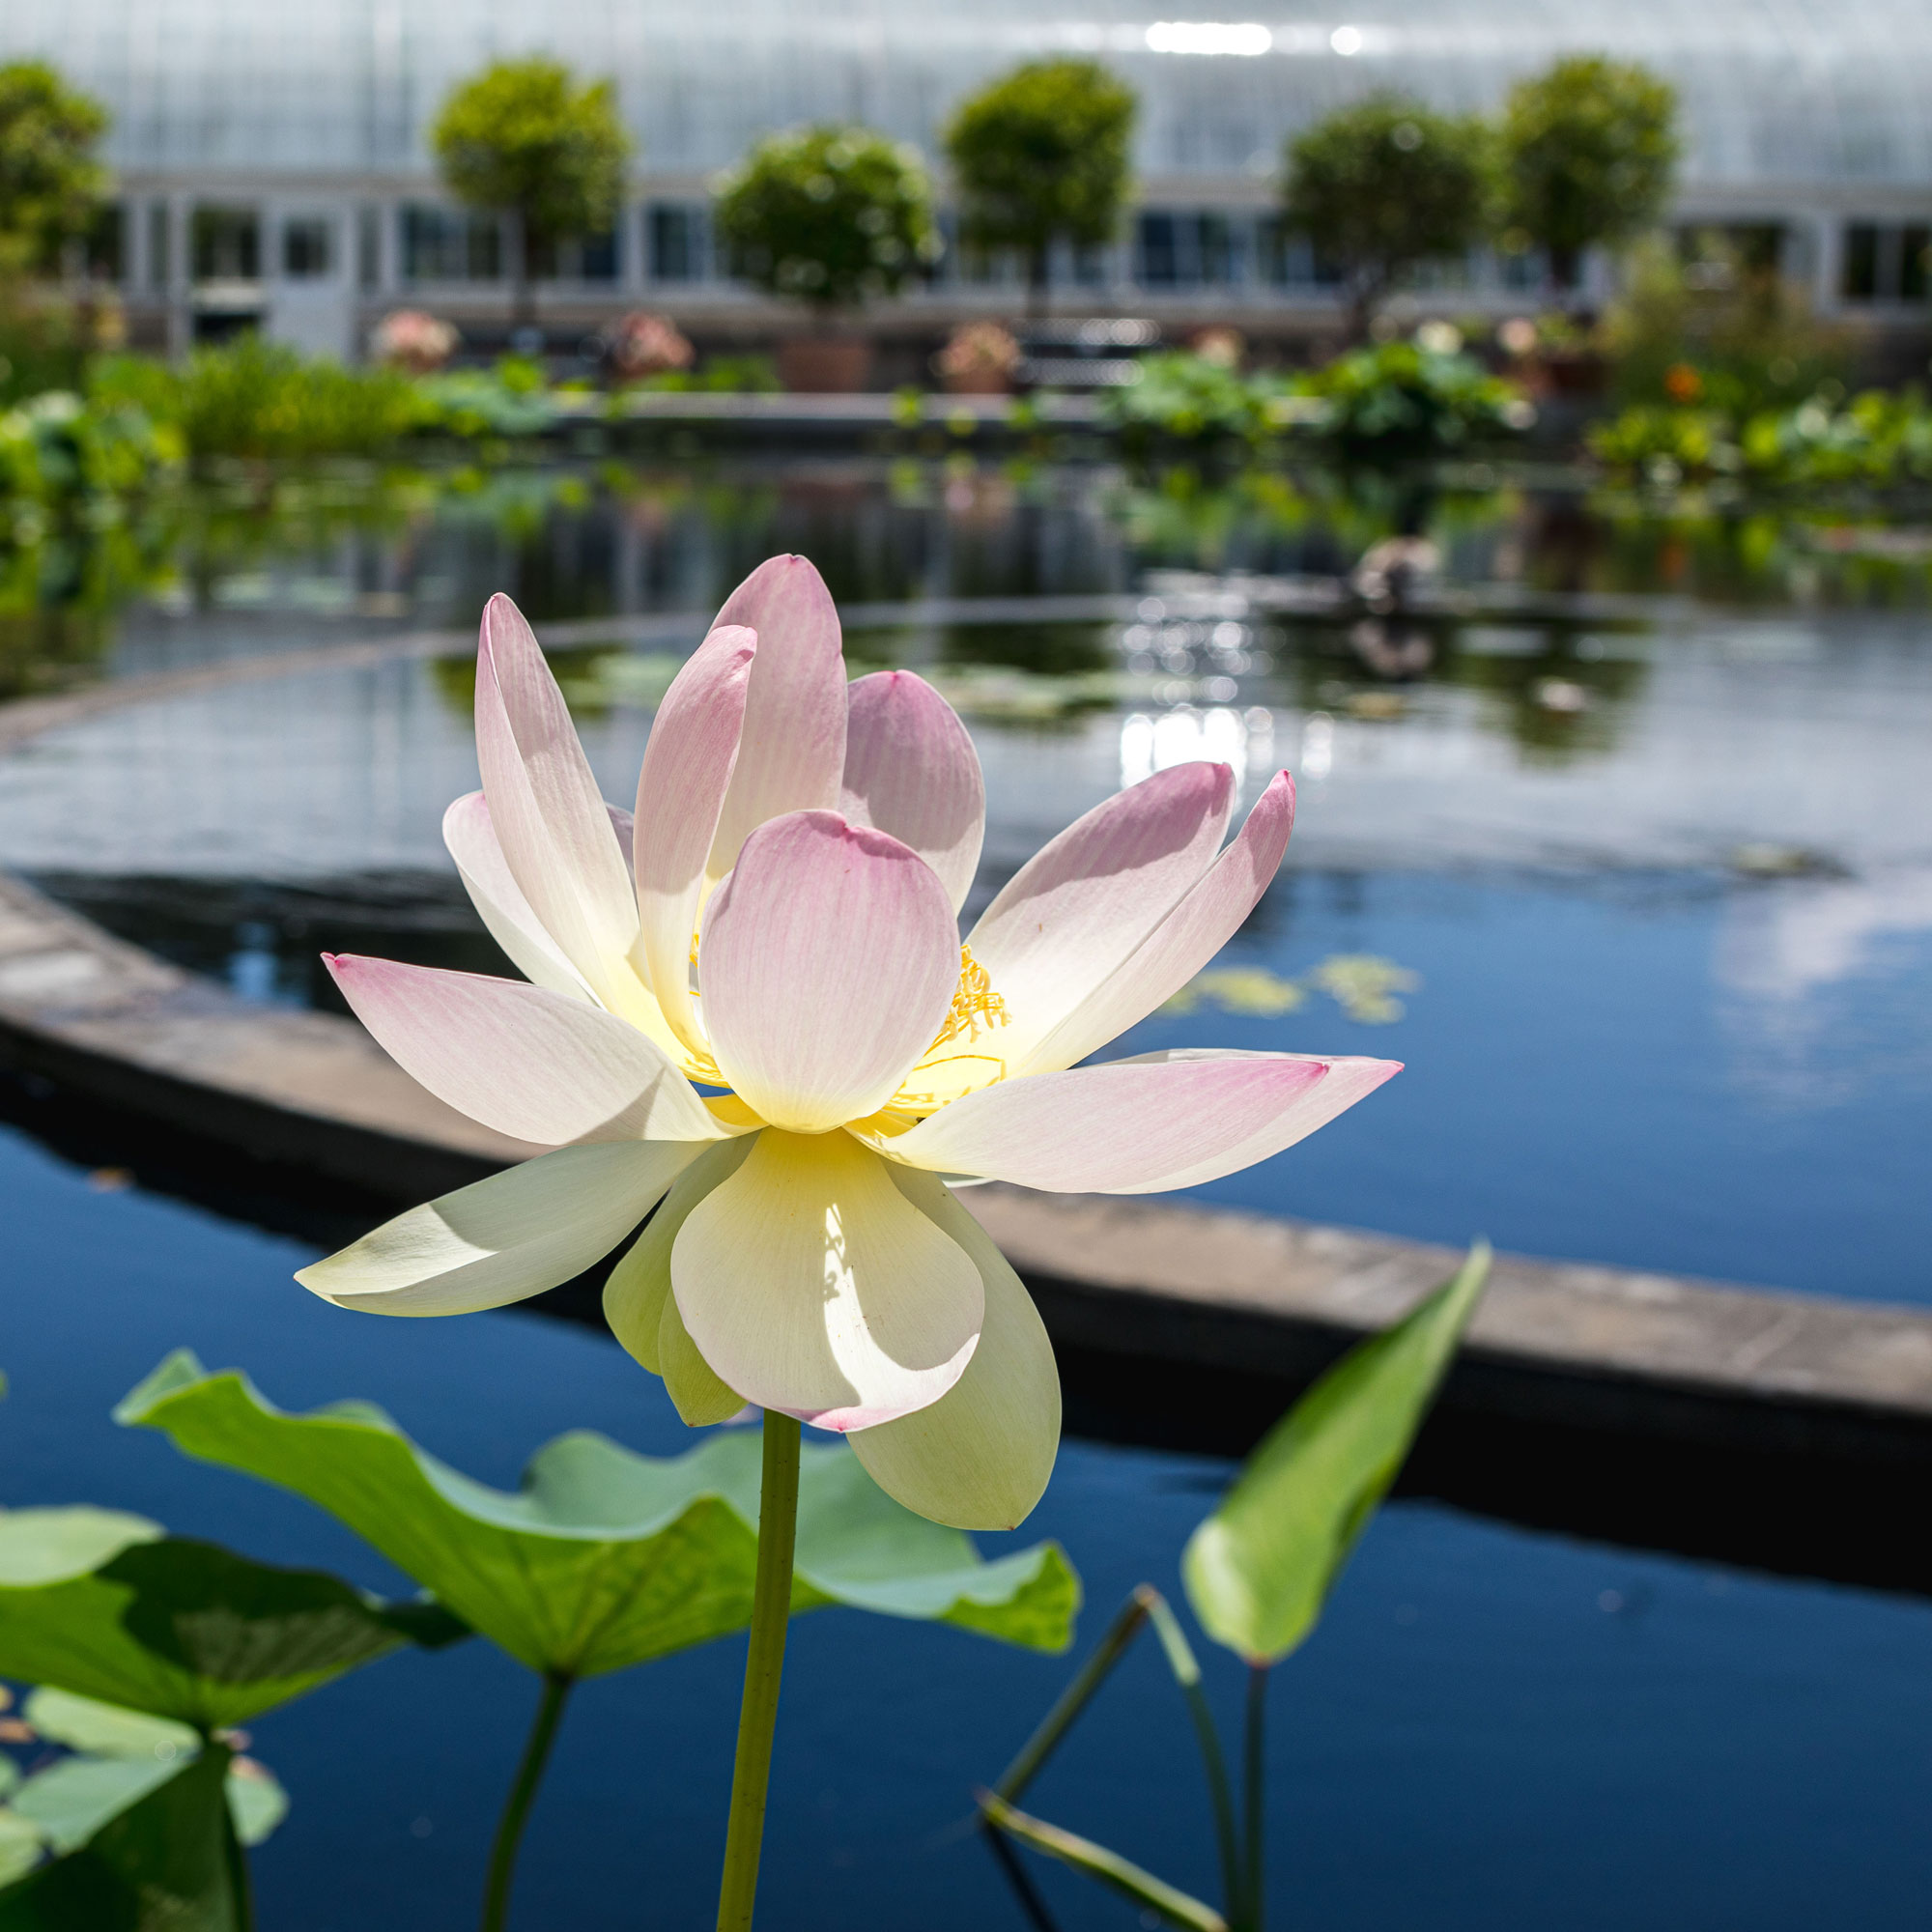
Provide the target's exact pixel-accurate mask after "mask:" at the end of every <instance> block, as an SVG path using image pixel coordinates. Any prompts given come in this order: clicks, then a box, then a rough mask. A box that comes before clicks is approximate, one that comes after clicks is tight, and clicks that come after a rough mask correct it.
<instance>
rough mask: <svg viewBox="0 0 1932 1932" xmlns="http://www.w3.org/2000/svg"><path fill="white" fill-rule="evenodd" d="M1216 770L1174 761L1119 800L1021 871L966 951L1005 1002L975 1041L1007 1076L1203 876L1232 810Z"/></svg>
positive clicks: (1225, 776)
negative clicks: (986, 1034)
mask: <svg viewBox="0 0 1932 1932" xmlns="http://www.w3.org/2000/svg"><path fill="white" fill-rule="evenodd" d="M1234 799H1235V779H1234V774H1233V773H1232V772H1230V771H1229V769H1228V767H1227V766H1226V765H1214V764H1206V763H1197V764H1189V765H1176V766H1174V767H1172V768H1171V769H1170V770H1168V771H1164V772H1156V773H1155V774H1154V775H1153V777H1152V778H1151V779H1144V780H1142V781H1141V782H1140V783H1139V784H1137V785H1134V786H1131V787H1130V788H1129V789H1128V790H1126V791H1123V792H1118V793H1116V794H1115V796H1114V797H1112V798H1110V799H1108V800H1107V801H1106V802H1105V804H1103V805H1098V806H1095V807H1094V810H1092V811H1090V812H1088V814H1087V815H1086V816H1085V817H1084V818H1081V819H1079V820H1077V821H1076V822H1075V823H1074V824H1072V825H1070V826H1068V827H1067V829H1066V830H1065V832H1063V833H1062V834H1061V835H1060V837H1059V838H1055V839H1053V840H1052V841H1051V842H1050V843H1049V844H1047V845H1044V846H1042V847H1041V848H1040V850H1039V851H1038V852H1037V853H1036V854H1035V855H1034V857H1033V858H1031V859H1030V860H1028V861H1027V863H1026V864H1025V865H1024V866H1023V867H1020V869H1019V871H1018V872H1017V873H1015V874H1014V876H1013V877H1012V879H1011V880H1009V883H1008V884H1007V886H1006V888H1005V889H1004V890H1003V891H1002V892H1001V893H1000V895H999V896H998V897H997V898H995V899H994V901H993V903H992V904H991V905H989V906H988V907H987V908H986V910H985V912H984V914H983V915H982V916H981V917H980V923H979V924H978V925H976V926H975V927H974V928H973V931H972V934H971V936H970V937H969V938H968V940H967V944H968V945H969V946H970V947H971V948H972V950H973V956H974V958H975V959H977V960H978V961H979V963H980V965H981V966H983V967H985V969H986V971H987V972H988V974H990V975H991V978H992V982H993V990H994V991H995V992H996V993H998V994H999V995H1000V996H1001V998H1002V999H1004V1000H1005V1002H1006V1005H1007V1012H1008V1015H1009V1018H1008V1024H1007V1025H1006V1026H1005V1027H1003V1028H1001V1029H1000V1030H999V1031H998V1032H997V1033H995V1034H994V1035H993V1036H992V1037H990V1039H989V1040H987V1041H986V1042H985V1043H984V1050H985V1051H987V1052H989V1053H996V1054H998V1055H999V1057H1000V1058H1001V1060H1002V1061H1003V1062H1004V1063H1005V1065H1006V1067H1007V1069H1008V1071H1009V1072H1010V1071H1013V1070H1015V1069H1017V1068H1018V1067H1020V1066H1023V1065H1026V1064H1027V1062H1028V1060H1029V1059H1030V1057H1031V1055H1032V1052H1033V1049H1034V1048H1035V1047H1036V1046H1037V1044H1038V1043H1039V1041H1040V1040H1042V1039H1043V1038H1045V1037H1046V1036H1047V1035H1048V1034H1049V1033H1051V1032H1052V1031H1053V1029H1054V1028H1055V1027H1056V1026H1058V1025H1059V1024H1060V1022H1061V1021H1062V1020H1063V1019H1065V1017H1066V1015H1067V1014H1068V1013H1069V1012H1071V1011H1072V1010H1073V1009H1074V1008H1075V1007H1076V1006H1078V1005H1079V1004H1080V1002H1081V1001H1082V1000H1083V999H1085V998H1086V997H1087V995H1088V994H1089V993H1091V992H1092V991H1093V990H1094V987H1095V986H1097V985H1099V983H1100V982H1101V981H1102V980H1105V979H1106V977H1107V976H1108V975H1109V974H1110V973H1112V972H1113V971H1114V969H1115V968H1116V967H1117V966H1119V965H1120V964H1121V962H1122V960H1123V959H1125V958H1126V957H1127V955H1128V954H1129V953H1131V952H1133V951H1134V949H1135V948H1136V947H1137V946H1139V945H1140V943H1141V942H1142V940H1144V939H1145V938H1146V937H1147V936H1148V934H1149V933H1150V932H1151V931H1152V930H1153V929H1154V927H1155V926H1157V925H1158V924H1159V923H1160V922H1161V921H1162V920H1163V919H1164V918H1166V916H1167V914H1168V912H1169V911H1170V910H1171V909H1172V908H1173V907H1174V906H1175V905H1176V904H1178V903H1179V899H1180V897H1181V895H1183V894H1184V893H1185V892H1187V891H1188V889H1189V888H1190V887H1191V886H1192V885H1193V884H1194V882H1195V881H1196V880H1197V879H1199V878H1200V876H1201V875H1202V873H1203V872H1205V871H1206V870H1207V869H1208V864H1209V862H1210V861H1211V860H1212V859H1213V857H1214V853H1215V850H1216V849H1217V848H1218V846H1219V845H1220V843H1221V835H1222V833H1223V832H1224V831H1226V829H1227V825H1228V813H1229V811H1230V810H1231V809H1232V807H1233V805H1234Z"/></svg>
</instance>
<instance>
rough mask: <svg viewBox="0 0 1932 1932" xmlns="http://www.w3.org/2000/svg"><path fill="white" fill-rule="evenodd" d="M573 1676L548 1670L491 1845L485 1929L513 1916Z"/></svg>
mask: <svg viewBox="0 0 1932 1932" xmlns="http://www.w3.org/2000/svg"><path fill="white" fill-rule="evenodd" d="M571 1683H572V1680H571V1679H570V1678H568V1677H563V1676H559V1675H557V1674H556V1673H554V1672H546V1673H545V1676H544V1680H543V1697H542V1699H541V1701H540V1702H539V1703H538V1705H537V1715H536V1718H535V1719H534V1721H532V1723H531V1725H530V1734H529V1737H528V1738H527V1739H526V1741H525V1744H524V1755H523V1761H522V1762H521V1763H520V1764H519V1765H518V1766H517V1779H516V1782H515V1783H514V1784H512V1785H511V1786H510V1795H509V1798H508V1799H507V1800H506V1801H505V1802H504V1805H503V1815H502V1817H501V1818H500V1819H498V1820H497V1839H496V1843H495V1844H493V1845H492V1846H491V1848H490V1876H489V1879H488V1881H487V1882H486V1883H485V1885H484V1888H483V1932H503V1927H504V1925H505V1924H506V1923H507V1922H508V1919H509V1916H510V1888H511V1886H512V1885H513V1884H514V1883H515V1882H516V1876H517V1852H518V1849H519V1847H520V1846H521V1845H522V1844H523V1841H524V1827H525V1826H526V1824H527V1823H528V1822H529V1816H530V1804H531V1803H532V1801H533V1800H534V1799H535V1798H536V1795H537V1786H538V1785H539V1784H541V1783H542V1782H543V1775H544V1769H545V1767H546V1766H547V1765H548V1764H549V1763H550V1752H551V1747H552V1746H553V1745H554V1743H555V1742H556V1727H557V1724H558V1722H559V1720H560V1719H562V1717H563V1704H564V1699H565V1698H566V1697H568V1696H569V1695H570V1690H571Z"/></svg>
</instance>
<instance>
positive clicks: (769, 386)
mask: <svg viewBox="0 0 1932 1932" xmlns="http://www.w3.org/2000/svg"><path fill="white" fill-rule="evenodd" d="M630 386H631V387H632V388H633V389H640V390H643V391H645V392H646V393H649V392H651V391H653V390H655V391H658V392H660V393H666V394H672V395H744V396H773V395H777V394H778V392H779V390H780V389H781V388H782V387H783V384H781V383H780V381H779V372H778V370H777V368H776V367H775V366H774V365H773V362H772V358H771V357H770V356H769V355H712V356H708V357H707V358H706V359H705V361H704V362H703V364H702V365H701V366H700V367H698V368H696V369H665V370H661V371H660V372H659V373H658V374H657V375H655V376H645V377H643V378H642V379H641V380H639V382H636V383H633V384H630Z"/></svg>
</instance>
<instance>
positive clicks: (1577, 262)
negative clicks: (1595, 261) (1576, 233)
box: [1549, 243, 1583, 296]
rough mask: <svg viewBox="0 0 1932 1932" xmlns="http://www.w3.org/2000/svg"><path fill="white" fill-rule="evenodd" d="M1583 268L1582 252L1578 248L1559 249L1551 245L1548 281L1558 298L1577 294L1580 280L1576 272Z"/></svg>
mask: <svg viewBox="0 0 1932 1932" xmlns="http://www.w3.org/2000/svg"><path fill="white" fill-rule="evenodd" d="M1582 266H1583V251H1582V250H1581V249H1580V248H1569V247H1559V246H1556V245H1555V244H1553V243H1552V244H1551V246H1550V249H1549V279H1550V282H1551V284H1552V285H1553V286H1554V288H1555V290H1556V293H1557V294H1558V295H1560V296H1572V295H1575V294H1576V293H1577V282H1578V280H1579V279H1580V276H1579V273H1578V271H1579V270H1580V269H1581V268H1582Z"/></svg>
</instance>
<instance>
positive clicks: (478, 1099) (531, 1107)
mask: <svg viewBox="0 0 1932 1932" xmlns="http://www.w3.org/2000/svg"><path fill="white" fill-rule="evenodd" d="M323 959H324V962H325V963H326V964H327V967H328V970H329V972H330V974H331V975H333V977H334V980H335V983H336V984H337V985H338V986H339V987H341V989H342V994H343V997H344V998H345V999H346V1000H347V1001H348V1002H349V1004H350V1007H351V1008H352V1009H354V1011H355V1016H356V1018H357V1019H359V1020H360V1021H361V1022H362V1024H363V1025H364V1026H366V1027H367V1028H368V1029H369V1031H370V1033H372V1034H373V1035H374V1036H375V1037H376V1040H377V1043H378V1044H379V1045H380V1046H381V1047H382V1048H383V1050H384V1052H385V1053H387V1054H388V1056H389V1057H390V1058H391V1059H392V1060H393V1061H395V1063H396V1064H397V1065H399V1066H400V1067H402V1069H403V1070H404V1071H405V1072H406V1073H408V1074H409V1075H410V1076H411V1077H412V1078H413V1079H415V1080H418V1081H420V1082H421V1083H422V1085H423V1086H425V1087H427V1088H428V1089H429V1091H430V1092H431V1093H432V1094H435V1095H436V1096H437V1098H438V1099H440V1100H446V1101H448V1102H449V1104H450V1105H451V1106H452V1107H454V1108H456V1110H457V1111H458V1112H459V1113H464V1114H468V1115H469V1118H470V1119H471V1120H472V1121H481V1122H483V1124H484V1125H485V1126H487V1127H495V1128H496V1129H497V1132H498V1133H504V1134H509V1135H511V1136H512V1137H513V1138H514V1139H517V1140H521V1141H534V1142H536V1143H537V1144H538V1145H539V1146H544V1147H561V1146H562V1145H563V1144H564V1143H565V1142H567V1141H589V1140H597V1141H620V1140H660V1141H706V1140H720V1139H723V1138H724V1137H725V1135H726V1133H727V1132H729V1129H728V1128H725V1127H724V1126H722V1125H721V1124H720V1123H719V1122H718V1119H717V1117H716V1116H715V1115H713V1114H712V1113H711V1111H710V1110H709V1109H708V1108H707V1107H706V1106H705V1104H704V1102H703V1101H702V1100H701V1099H700V1098H699V1097H698V1095H697V1092H696V1089H695V1088H694V1087H693V1086H692V1084H691V1082H690V1081H688V1080H687V1079H686V1078H685V1077H684V1075H683V1074H682V1073H681V1072H680V1071H679V1070H678V1069H677V1067H675V1066H673V1065H671V1063H670V1061H669V1060H668V1059H667V1058H666V1056H665V1054H664V1053H663V1051H662V1050H661V1049H660V1048H659V1047H658V1046H656V1045H655V1044H654V1043H653V1042H652V1041H651V1040H649V1039H648V1038H646V1037H644V1035H642V1034H641V1033H639V1031H638V1030H637V1028H636V1027H634V1026H631V1025H629V1024H628V1023H627V1022H625V1021H623V1020H620V1019H618V1018H616V1017H615V1015H614V1014H611V1013H607V1012H605V1011H603V1010H602V1009H600V1008H597V1007H594V1006H590V1005H587V1004H585V1003H584V1002H582V1001H581V1000H569V999H565V998H563V997H562V995H560V994H557V993H551V992H546V991H545V990H544V989H543V988H542V987H539V986H526V985H524V984H523V983H522V982H521V981H519V980H492V979H488V978H486V977H484V976H483V975H482V974H480V973H445V972H442V971H440V969H438V968H435V967H429V966H405V965H403V964H401V963H400V962H399V961H397V960H393V959H368V958H363V957H360V956H359V955H357V954H355V953H327V952H326V953H324V954H323Z"/></svg>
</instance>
